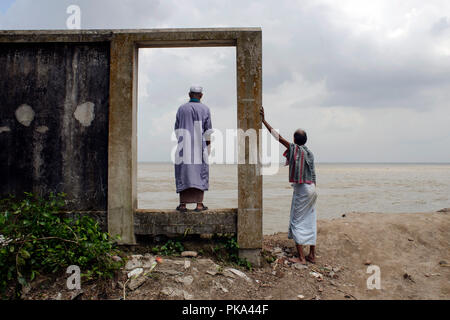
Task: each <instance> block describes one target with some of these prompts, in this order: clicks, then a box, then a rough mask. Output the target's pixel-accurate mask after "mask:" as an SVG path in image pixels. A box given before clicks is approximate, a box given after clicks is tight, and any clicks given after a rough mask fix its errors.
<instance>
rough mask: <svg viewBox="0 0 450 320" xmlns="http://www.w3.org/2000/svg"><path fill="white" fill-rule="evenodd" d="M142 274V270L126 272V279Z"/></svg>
mask: <svg viewBox="0 0 450 320" xmlns="http://www.w3.org/2000/svg"><path fill="white" fill-rule="evenodd" d="M143 272H144V269H142V268H136V269H134V270H133V271H130V272H128V274H127V276H128V279H130V278H132V277H137V276H140V275H141V274H142V273H143Z"/></svg>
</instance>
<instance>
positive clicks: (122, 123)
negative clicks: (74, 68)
mask: <svg viewBox="0 0 450 320" xmlns="http://www.w3.org/2000/svg"><path fill="white" fill-rule="evenodd" d="M109 99H110V112H109V159H108V190H109V193H108V230H109V233H110V234H111V235H113V236H115V235H120V237H121V240H120V242H121V243H124V244H134V243H135V242H136V239H135V236H134V212H135V210H136V209H137V190H136V185H137V137H136V135H137V126H136V117H137V105H136V99H137V49H136V47H135V45H134V43H133V42H130V41H128V40H127V37H126V36H118V37H116V38H115V39H114V40H113V41H112V42H111V82H110V98H109Z"/></svg>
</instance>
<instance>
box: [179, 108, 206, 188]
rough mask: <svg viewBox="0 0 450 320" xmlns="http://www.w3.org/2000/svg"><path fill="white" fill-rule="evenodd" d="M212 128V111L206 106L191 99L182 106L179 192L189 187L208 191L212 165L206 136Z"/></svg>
mask: <svg viewBox="0 0 450 320" xmlns="http://www.w3.org/2000/svg"><path fill="white" fill-rule="evenodd" d="M211 129H212V126H211V113H210V111H209V108H208V107H207V106H206V105H204V104H202V103H200V102H188V103H185V104H183V105H182V106H180V107H179V108H178V112H177V117H176V121H175V134H176V136H177V137H178V149H177V151H176V155H175V183H176V189H177V193H179V192H181V191H183V190H185V189H188V188H197V189H200V190H208V188H209V165H208V163H207V160H208V159H207V149H206V141H205V136H206V135H207V134H208V132H207V131H208V130H211ZM205 133H206V134H205ZM189 138H190V139H189Z"/></svg>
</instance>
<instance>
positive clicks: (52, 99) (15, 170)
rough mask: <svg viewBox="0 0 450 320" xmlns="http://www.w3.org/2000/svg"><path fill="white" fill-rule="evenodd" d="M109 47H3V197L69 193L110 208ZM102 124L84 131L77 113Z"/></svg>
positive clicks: (78, 204)
mask: <svg viewBox="0 0 450 320" xmlns="http://www.w3.org/2000/svg"><path fill="white" fill-rule="evenodd" d="M109 54H110V48H109V43H89V44H81V43H80V44H74V43H72V44H67V43H39V44H33V43H15V44H5V43H2V44H1V45H0V70H2V74H1V76H0V128H3V129H2V130H0V150H2V152H0V196H1V197H3V196H6V195H7V194H8V193H12V194H16V195H18V196H20V195H21V194H23V192H24V191H28V192H34V193H37V194H41V195H44V194H48V193H49V192H65V193H67V195H68V196H67V200H68V206H67V209H68V210H72V209H76V210H81V211H83V210H103V211H105V210H106V208H107V202H106V201H107V190H108V189H107V159H108V150H107V147H108V93H109ZM87 102H89V103H91V104H92V106H93V107H92V109H93V113H95V119H93V120H92V121H91V122H90V124H89V125H87V126H82V125H80V123H79V122H78V121H77V119H76V118H75V117H74V112H75V110H76V109H77V106H78V105H80V104H83V103H87Z"/></svg>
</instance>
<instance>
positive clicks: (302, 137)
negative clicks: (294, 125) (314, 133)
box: [294, 129, 308, 146]
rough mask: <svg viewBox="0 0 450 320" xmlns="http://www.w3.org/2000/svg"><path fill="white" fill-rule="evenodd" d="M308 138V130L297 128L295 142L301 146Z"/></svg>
mask: <svg viewBox="0 0 450 320" xmlns="http://www.w3.org/2000/svg"><path fill="white" fill-rule="evenodd" d="M307 140H308V137H307V135H306V132H305V131H304V130H302V129H297V130H296V131H295V133H294V142H295V144H298V145H299V146H302V145H304V144H305V143H306V141H307Z"/></svg>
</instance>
